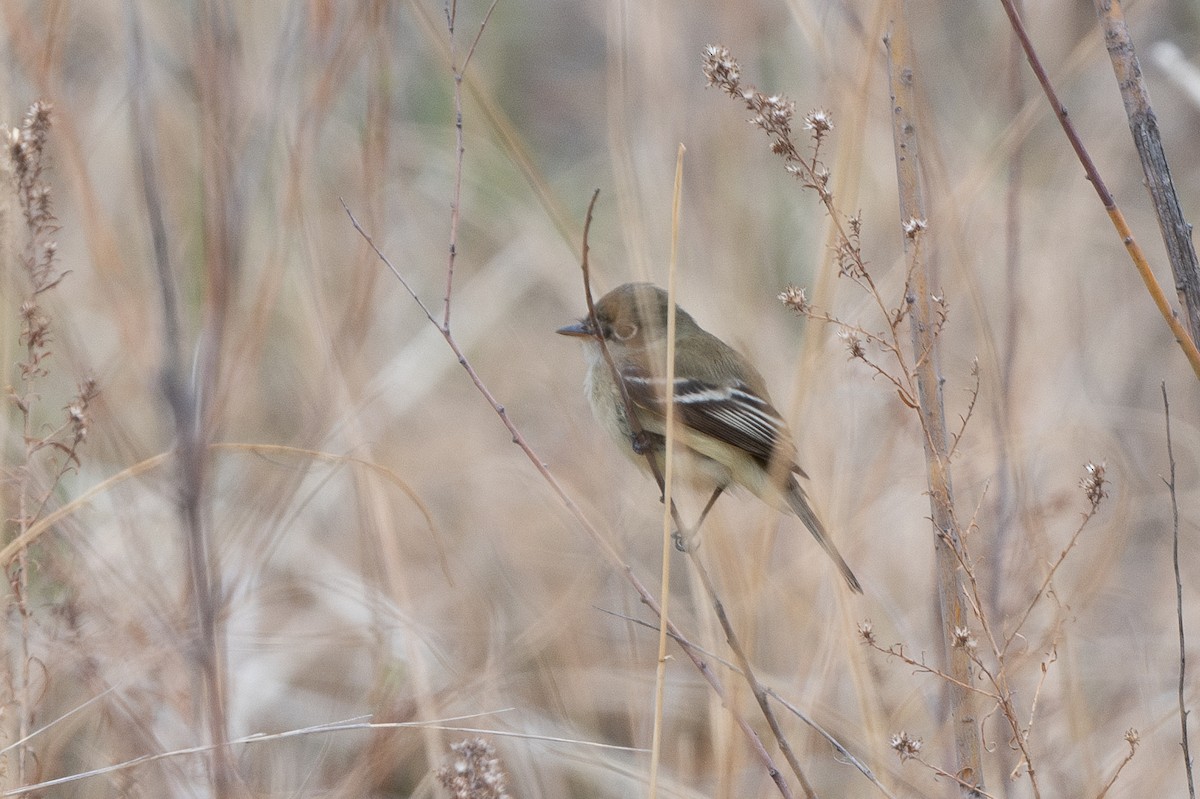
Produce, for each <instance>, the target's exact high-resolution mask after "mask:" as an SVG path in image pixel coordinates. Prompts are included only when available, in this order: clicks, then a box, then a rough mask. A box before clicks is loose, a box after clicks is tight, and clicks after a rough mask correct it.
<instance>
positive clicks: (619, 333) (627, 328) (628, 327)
mask: <svg viewBox="0 0 1200 799" xmlns="http://www.w3.org/2000/svg"><path fill="white" fill-rule="evenodd" d="M637 332H638V326H637V325H635V324H633V323H631V322H626V323H625V324H621V325H617V326H616V327H615V328H613V335H614V336H616V337H617V338H618V339H620V340H621V341H628V340H629V339H631V338H633V337H634V336H636V335H637Z"/></svg>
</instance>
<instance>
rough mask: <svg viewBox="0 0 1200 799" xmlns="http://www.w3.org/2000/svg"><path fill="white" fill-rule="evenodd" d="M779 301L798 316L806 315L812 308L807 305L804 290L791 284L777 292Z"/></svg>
mask: <svg viewBox="0 0 1200 799" xmlns="http://www.w3.org/2000/svg"><path fill="white" fill-rule="evenodd" d="M779 301H780V302H782V303H783V304H784V305H786V306H787V307H789V308H791V309H792V310H793V311H795V312H796V313H798V314H806V313H808V312H809V311H811V310H812V306H810V305H809V304H808V297H807V296H806V295H805V294H804V289H802V288H800V287H799V286H796V285H793V284H791V283H789V284H788V285H787V286H786V287H785V288H784V290H783V291H781V292H779Z"/></svg>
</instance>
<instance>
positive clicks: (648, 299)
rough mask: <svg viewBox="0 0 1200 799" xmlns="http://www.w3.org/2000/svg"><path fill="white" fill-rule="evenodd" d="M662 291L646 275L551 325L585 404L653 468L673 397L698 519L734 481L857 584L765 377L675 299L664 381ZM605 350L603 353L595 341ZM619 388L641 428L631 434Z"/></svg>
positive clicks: (666, 304)
mask: <svg viewBox="0 0 1200 799" xmlns="http://www.w3.org/2000/svg"><path fill="white" fill-rule="evenodd" d="M669 308H670V298H669V297H668V295H667V292H666V291H664V290H663V289H662V288H660V287H658V286H655V285H653V284H651V283H625V284H623V285H621V286H618V287H617V288H615V289H613V290H612V291H610V292H609V293H608V294H605V295H604V296H603V297H601V298H600V299H599V300H598V301H597V302H596V303H595V309H596V314H595V320H594V321H593V320H592V318H591V317H590V316H587V317H584V318H583V319H581V320H579V321H578V322H575V323H574V324H569V325H567V326H565V327H561V328H559V329H558V330H557V331H556V332H557V333H559V334H560V335H563V336H571V337H575V338H578V339H579V340H580V341H581V342H582V343H583V350H584V356H585V359H586V361H587V373H586V376H585V379H584V394H585V395H586V396H587V398H588V401H589V403H590V405H591V407H592V413H593V415H594V416H595V417H596V420H597V421H598V422H599V423H600V426H601V427H602V428H604V430H605V432H606V433H608V435H609V436H610V437H611V438H612V439H613V440H614V441H615V442H616V443H617V446H618V447H620V448H621V450H622V451H623V452H624V453H625V454H627V455H628V456H630V457H631V458H634V459H635V460H636V461H637V462H638V463H639V465H641V466H642V467H644V468H645V469H647V470H648V469H649V464H648V463H646V458H645V455H646V453H647V452H649V453H652V454H653V456H654V458H655V460H656V462H657V464H658V468H659V473H660V474H661V473H662V469H663V464H664V460H663V458H664V455H665V452H666V404H665V403H666V401H667V400H666V398H667V397H668V396H670V397H672V401H673V402H674V405H675V408H674V414H675V416H674V418H675V422H676V430H675V440H676V441H677V442H678V443H679V447H678V448H677V450H676V452H677V453H681V454H684V455H686V456H687V458H686V466H685V471H686V472H687V473H688V474H689V476H690V479H691V482H692V483H693V484H695V485H697V486H700V487H704V488H706V490H711V491H712V494H711V496H710V498H709V500H708V503H707V504H706V505H705V507H704V509H703V511H702V512H701V514H700V520H699V521H698V522H697V524H696V528H695V529H698V528H699V526H700V524H702V523H703V521H704V518H705V516H706V515H707V514H708V511H709V510H710V509H711V508H712V506H713V504H714V503H715V502H716V501H717V498H718V497H719V496H720V495H721V494H722V492H724V491H725V490H726V489H730V488H733V487H736V486H740V487H742V488H745V489H747V490H749V491H750V493H752V494H754V495H755V496H756V497H758V498H759V499H761V500H763V501H764V502H766V503H767V504H768V505H770V506H772V507H774V508H776V509H778V510H781V511H784V512H788V511H790V512H791V513H794V514H795V515H796V516H797V517H799V519H800V521H801V522H803V523H804V526H805V527H807V528H808V530H809V531H810V532H811V533H812V534H813V537H814V538H816V539H817V543H819V544H820V545H821V547H822V548H823V549H824V550H825V552H826V553H827V554H828V555H829V557H830V559H831V560H832V561H833V563H834V565H835V566H836V567H837V569H838V571H839V572H840V573H841V575H842V577H843V578H844V579H845V581H846V583H847V585H849V586H850V588H851V590H853V591H854V592H855V593H859V594H861V593H862V585H861V584H860V583H859V581H858V578H856V577H855V576H854V572H853V571H851V569H850V566H849V565H847V563H846V561H845V559H844V558H842V555H841V553H840V552H838V549H837V547H836V546H835V545H834V543H833V539H832V538H831V537H830V535H829V531H828V530H827V529H826V528H825V525H824V524H823V523H822V522H821V520H820V518H818V516H817V514H816V513H815V512H814V511H813V509H812V505H810V504H809V501H808V496H807V495H806V494H805V493H804V489H803V488H802V487H801V486H800V483H799V481H798V480H797V478H798V477H799V478H805V479H807V477H808V475H807V474H805V472H804V470H803V469H801V468H800V466H799V465H798V464H797V463H796V446H795V443H794V442H793V439H792V434H791V431H790V429H789V428H788V424H787V422H786V421H785V420H784V419H783V416H782V415H781V414H780V413H779V411H777V410H776V409H775V405H774V403H773V402H772V401H771V397H770V394H769V393H768V391H767V384H766V381H765V380H764V379H763V377H762V375H761V374H759V373H758V370H756V369H755V368H754V366H752V365H751V363H750V361H749V360H747V359H746V357H745V356H743V355H742V354H741V353H739V352H737V351H736V350H735V349H733V348H732V347H730V346H729V345H728V344H726V343H725V342H723V341H721V339H719V338H717V337H716V336H714V335H713V334H711V333H709V332H708V331H706V330H704V329H703V328H701V327H700V325H699V324H697V323H696V321H695V320H694V319H693V318H692V316H691V315H690V314H688V313H687V312H686V311H684V310H683V309H682V308H680V307H679V306H678V305H676V306H675V378H674V385H673V390H672V391H667V385H666V378H665V374H666V365H667V314H668V309H669ZM601 339H603V341H604V344H605V347H606V348H607V349H608V352H609V354H610V355H611V357H612V360H613V366H615V370H616V372H617V375H618V378H619V380H620V383H618V382H617V379H614V375H613V368H612V367H610V366H609V364H608V362H607V361H606V360H605V358H604V356H603V351H602V350H601V345H600V341H601ZM625 396H628V398H629V404H630V406H631V407H632V408H633V412H634V414H635V415H636V418H637V422H638V425H639V426H640V427H641V429H642V431H643V435H642V437H641V439H638V438H637V437H636V436H635V434H634V429H633V426H632V425H631V424H630V422H629V416H628V413H627V410H626V403H625Z"/></svg>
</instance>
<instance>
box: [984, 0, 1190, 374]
mask: <svg viewBox="0 0 1200 799" xmlns="http://www.w3.org/2000/svg"><path fill="white" fill-rule="evenodd" d="M1014 2H1015V0H1000V5H1002V6H1003V7H1004V11H1005V13H1007V14H1008V19H1009V22H1010V23H1011V24H1012V28H1013V31H1014V32H1015V33H1016V34H1017V39H1018V40H1019V41H1020V42H1021V48H1022V49H1023V50H1024V51H1025V58H1026V59H1027V60H1028V61H1029V66H1030V68H1032V69H1033V74H1034V75H1036V76H1037V79H1038V83H1040V84H1041V85H1042V91H1044V92H1045V93H1046V99H1047V100H1048V101H1049V102H1050V107H1051V108H1053V109H1054V115H1055V116H1056V117H1057V118H1058V122H1059V124H1060V125H1061V126H1062V129H1063V133H1065V134H1066V136H1067V141H1069V142H1070V143H1071V148H1072V149H1073V150H1074V151H1075V155H1076V156H1077V157H1078V158H1079V163H1080V164H1082V165H1083V170H1084V172H1086V173H1087V179H1088V180H1089V181H1091V183H1092V187H1093V188H1094V189H1095V190H1096V194H1097V195H1098V196H1099V197H1100V202H1101V203H1103V204H1104V210H1105V211H1107V212H1108V218H1109V221H1111V222H1112V224H1113V227H1114V228H1116V230H1117V235H1118V236H1120V237H1121V243H1122V244H1124V245H1125V250H1126V252H1128V253H1129V258H1130V260H1132V261H1133V265H1134V268H1136V269H1137V271H1138V275H1140V276H1141V278H1142V282H1143V283H1144V284H1145V286H1146V291H1148V292H1149V293H1150V298H1151V299H1152V300H1154V304H1155V306H1156V307H1157V308H1158V312H1159V313H1160V314H1162V317H1163V319H1164V320H1165V321H1166V323H1167V327H1169V328H1171V332H1172V333H1173V334H1174V336H1175V339H1176V340H1177V341H1178V342H1179V346H1180V347H1181V348H1182V349H1183V354H1184V355H1185V356H1186V357H1187V359H1188V363H1190V364H1191V366H1192V371H1194V372H1195V373H1196V376H1197V377H1198V378H1200V350H1197V349H1196V343H1195V341H1194V340H1193V339H1192V338H1191V336H1189V335H1188V332H1187V329H1186V328H1184V326H1183V325H1182V324H1181V323H1180V321H1179V319H1177V318H1176V316H1175V312H1174V311H1172V310H1171V304H1170V303H1169V302H1167V295H1166V294H1164V293H1163V290H1162V286H1160V285H1158V279H1157V278H1155V277H1154V272H1153V270H1151V269H1150V263H1149V261H1147V260H1146V254H1145V253H1144V252H1142V248H1141V245H1139V244H1138V243H1137V240H1136V239H1135V238H1134V237H1133V231H1132V230H1130V229H1129V223H1127V222H1126V221H1125V215H1124V214H1123V213H1121V209H1120V208H1118V207H1117V203H1116V201H1115V200H1114V199H1113V196H1112V194H1111V193H1110V192H1109V190H1108V186H1106V185H1105V184H1104V180H1103V179H1102V178H1101V177H1100V172H1099V170H1097V169H1096V165H1095V164H1094V163H1092V157H1091V156H1090V155H1089V154H1088V151H1087V149H1086V148H1085V147H1084V146H1083V141H1082V140H1081V139H1080V138H1079V133H1078V132H1076V130H1075V126H1074V125H1072V124H1071V120H1070V119H1069V117H1068V116H1067V107H1066V106H1065V105H1063V104H1062V103H1061V102H1059V99H1058V94H1057V93H1055V91H1054V87H1053V86H1052V85H1051V84H1050V78H1049V76H1048V75H1047V74H1046V70H1045V68H1044V67H1043V66H1042V62H1041V60H1040V59H1039V58H1038V55H1037V51H1035V50H1034V49H1033V42H1031V41H1030V39H1029V33H1028V32H1027V31H1026V30H1025V23H1023V22H1022V21H1021V15H1020V14H1018V13H1017V9H1016V6H1015V5H1014Z"/></svg>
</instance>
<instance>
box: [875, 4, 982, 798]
mask: <svg viewBox="0 0 1200 799" xmlns="http://www.w3.org/2000/svg"><path fill="white" fill-rule="evenodd" d="M885 44H886V45H887V51H888V75H889V81H890V89H891V97H892V136H893V142H894V147H895V154H896V180H897V184H898V186H899V193H900V221H901V225H902V226H903V227H904V228H905V229H906V235H905V238H904V251H905V257H906V258H908V259H909V272H910V274H911V275H912V277H911V282H910V284H909V288H908V296H907V297H906V298H905V299H906V301H907V302H908V304H909V308H910V311H909V314H908V316H909V325H910V330H911V334H912V336H911V345H912V351H913V358H914V361H915V364H914V371H915V373H916V376H917V400H918V405H919V409H918V413H919V414H920V416H921V427H922V430H923V431H924V438H925V464H926V468H927V472H926V477H927V481H928V486H929V504H930V511H931V515H932V518H933V524H934V529H935V531H936V535H935V537H934V550H935V553H936V560H937V585H938V609H939V611H940V615H941V632H942V640H943V642H944V644H945V654H946V661H947V662H948V664H949V672H950V675H951V677H952V678H953V680H954V682H952V683H950V685H949V687H948V688H947V691H948V694H949V697H950V713H951V718H952V720H953V731H954V746H955V761H956V764H957V775H956V777H957V779H958V780H960V785H962V786H964V787H963V788H962V795H963V796H966V797H977V796H980V795H982V791H983V789H984V780H983V761H982V742H981V740H980V734H979V726H978V723H977V721H976V718H975V709H974V704H975V703H974V702H973V701H972V697H971V693H970V692H969V691H967V690H965V689H964V688H963V687H962V685H970V684H971V683H972V680H973V674H972V666H971V661H970V658H969V657H968V654H967V652H966V650H965V648H964V647H954V646H953V645H952V640H953V639H952V636H951V635H950V632H951V631H952V630H954V629H956V628H964V627H966V625H967V603H966V599H965V597H964V595H963V588H962V585H961V583H960V581H959V576H958V566H959V564H958V558H957V557H956V556H955V550H956V549H957V548H958V547H959V543H960V540H961V532H960V530H959V527H958V522H957V520H956V519H955V515H954V493H953V488H952V486H951V481H950V463H949V460H948V456H949V449H950V443H949V436H948V435H947V432H946V413H945V406H944V404H943V398H942V383H941V377H940V371H939V366H940V364H939V358H938V352H937V349H936V348H935V346H934V345H935V340H934V330H933V325H934V321H935V320H934V309H933V301H932V298H931V292H930V275H929V265H928V263H927V262H926V261H925V259H924V255H923V253H922V250H921V247H920V243H921V241H922V238H923V234H922V232H921V230H920V228H921V227H922V226H923V225H924V220H925V219H926V218H927V215H926V213H925V203H924V199H923V197H922V195H921V185H920V174H919V169H920V161H919V157H920V153H919V150H918V139H917V127H916V120H915V118H914V116H913V114H914V110H915V108H916V104H915V102H914V99H913V94H914V92H913V83H914V78H915V72H914V70H915V66H914V63H913V53H912V48H911V44H910V42H909V35H908V23H907V17H906V9H905V3H904V0H897V2H896V5H895V12H894V17H893V19H892V21H891V30H890V32H889V34H888V36H887V39H886V41H885ZM914 223H918V224H914ZM971 786H974V787H971Z"/></svg>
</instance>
